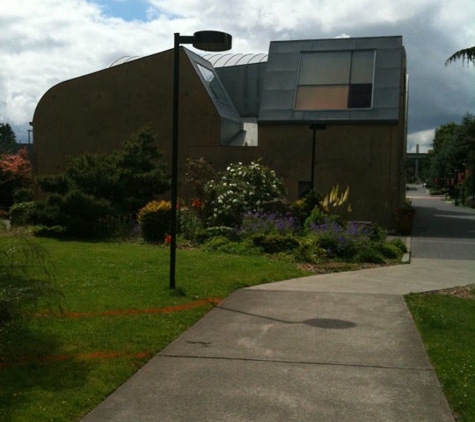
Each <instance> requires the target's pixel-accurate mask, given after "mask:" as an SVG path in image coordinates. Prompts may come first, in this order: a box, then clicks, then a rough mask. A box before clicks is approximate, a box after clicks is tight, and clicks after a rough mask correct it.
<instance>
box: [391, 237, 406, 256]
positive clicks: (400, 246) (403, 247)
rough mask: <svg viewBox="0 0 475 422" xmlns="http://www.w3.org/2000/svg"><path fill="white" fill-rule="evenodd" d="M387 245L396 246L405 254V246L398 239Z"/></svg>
mask: <svg viewBox="0 0 475 422" xmlns="http://www.w3.org/2000/svg"><path fill="white" fill-rule="evenodd" d="M389 243H390V244H391V245H394V246H396V247H397V248H398V249H399V250H400V251H401V252H402V253H407V246H406V244H405V243H404V242H403V241H402V240H401V239H399V238H398V237H396V238H394V239H392V240H391V241H390V242H389Z"/></svg>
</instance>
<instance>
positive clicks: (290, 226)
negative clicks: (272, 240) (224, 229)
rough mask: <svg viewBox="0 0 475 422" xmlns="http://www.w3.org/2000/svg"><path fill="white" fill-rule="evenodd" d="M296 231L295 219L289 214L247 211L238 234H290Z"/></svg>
mask: <svg viewBox="0 0 475 422" xmlns="http://www.w3.org/2000/svg"><path fill="white" fill-rule="evenodd" d="M296 230H297V224H296V222H295V218H294V217H293V216H292V215H291V214H286V215H282V214H278V213H266V212H259V211H248V212H246V213H244V214H243V216H242V223H241V226H240V227H239V230H238V232H239V234H241V235H243V236H248V235H253V234H257V233H259V234H271V233H272V234H292V233H294V232H295V231H296Z"/></svg>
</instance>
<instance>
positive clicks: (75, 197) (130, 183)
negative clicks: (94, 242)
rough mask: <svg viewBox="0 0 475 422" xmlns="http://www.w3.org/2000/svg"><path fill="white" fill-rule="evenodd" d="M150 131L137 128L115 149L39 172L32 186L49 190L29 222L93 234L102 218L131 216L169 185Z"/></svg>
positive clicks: (77, 233)
mask: <svg viewBox="0 0 475 422" xmlns="http://www.w3.org/2000/svg"><path fill="white" fill-rule="evenodd" d="M155 141H156V139H155V135H154V134H153V132H152V131H150V130H148V129H143V130H141V131H140V132H139V133H138V134H136V135H134V136H133V137H131V139H129V140H128V141H126V142H125V143H124V144H123V146H122V148H121V149H120V150H117V151H114V152H112V153H109V154H84V155H81V156H78V157H73V158H71V159H70V160H69V161H68V162H67V165H66V171H65V172H64V173H62V174H59V175H51V176H43V177H40V178H39V179H38V185H39V186H40V188H41V190H42V191H43V192H44V193H47V194H49V196H48V198H47V199H46V201H41V202H38V203H37V204H36V206H35V210H34V211H33V213H32V222H33V223H35V224H41V225H44V226H47V227H48V226H49V227H51V226H60V227H61V228H62V229H63V231H64V232H65V233H66V234H68V235H71V236H81V237H98V236H102V235H104V234H107V233H104V230H106V229H107V228H106V227H105V223H104V222H105V221H109V220H111V219H115V220H120V219H124V220H125V219H129V220H135V217H136V214H137V212H138V210H139V209H140V208H141V207H143V206H144V205H146V204H147V203H148V202H150V201H152V200H154V199H157V198H158V197H159V195H161V194H163V193H164V192H165V191H166V190H167V189H168V187H169V177H168V175H167V174H166V171H165V165H164V164H163V162H162V160H161V154H160V153H159V151H158V149H157V148H156V146H155V144H156V142H155Z"/></svg>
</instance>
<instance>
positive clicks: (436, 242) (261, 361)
mask: <svg viewBox="0 0 475 422" xmlns="http://www.w3.org/2000/svg"><path fill="white" fill-rule="evenodd" d="M415 194H417V195H420V197H419V196H417V197H415V198H414V200H413V202H414V205H415V206H416V208H417V210H418V218H419V216H420V217H421V218H422V220H421V221H416V227H415V230H414V233H413V235H414V236H413V237H412V242H411V245H412V259H411V264H407V265H400V266H397V267H388V268H376V269H370V270H362V271H356V272H349V273H338V274H328V275H316V276H310V277H305V278H301V279H295V280H287V281H283V282H278V283H270V284H265V285H260V286H255V287H252V288H247V289H242V290H239V291H237V292H235V293H234V294H232V295H231V296H230V297H229V298H228V299H227V300H225V301H224V302H223V303H222V305H220V306H219V307H216V308H214V309H213V310H212V311H211V312H210V313H208V314H207V315H206V316H205V317H204V318H203V319H202V320H200V321H199V322H198V323H197V324H196V325H195V326H194V327H192V328H191V329H190V330H189V331H187V332H186V333H185V334H184V335H183V336H181V337H180V338H179V339H177V340H176V341H175V342H174V343H172V344H171V345H170V346H168V347H167V348H166V349H164V350H163V351H162V352H161V353H159V354H158V355H157V356H156V357H155V358H153V359H152V360H151V361H149V362H148V363H147V364H146V365H145V366H144V367H143V368H142V369H141V370H140V371H139V372H137V373H136V374H135V375H134V376H133V377H132V378H131V379H130V380H128V381H127V382H126V383H125V384H124V385H123V386H122V387H120V388H119V389H118V390H117V391H115V392H114V393H113V394H112V395H111V396H109V397H108V398H107V399H106V400H105V401H104V402H103V403H102V404H101V405H100V406H98V407H97V408H96V409H95V410H94V411H93V412H91V413H90V414H89V415H87V416H86V417H85V418H84V419H83V422H99V421H101V422H103V421H116V422H119V421H123V422H126V421H127V422H130V421H137V422H145V421H193V422H194V421H269V422H271V421H272V422H276V421H286V422H288V421H298V422H304V421H325V422H333V421H335V422H336V421H338V422H346V421H352V422H353V421H362V422H367V421H378V422H381V421H387V422H401V421H408V422H409V421H411V422H412V421H427V422H429V421H430V422H449V421H450V422H453V421H454V419H453V417H452V415H451V412H450V409H449V407H448V404H447V402H446V399H445V397H444V395H443V393H442V391H441V387H440V384H439V381H438V380H437V377H436V375H435V373H434V370H433V368H432V366H431V364H430V362H429V360H428V358H427V355H426V352H425V350H424V347H423V344H422V342H421V339H420V337H419V334H418V332H417V330H416V327H415V325H414V322H413V320H412V318H411V316H410V314H409V312H408V310H407V307H406V305H405V302H404V299H403V296H402V295H404V294H406V293H409V292H417V291H426V290H434V289H440V288H445V287H451V286H455V285H463V284H470V283H473V282H474V280H473V274H475V266H474V261H473V258H472V259H466V255H465V251H461V250H459V251H458V252H457V249H468V254H469V256H471V257H474V256H475V230H474V229H475V212H473V211H472V210H463V209H462V210H461V209H459V208H454V207H452V206H450V205H448V204H445V203H443V202H442V201H440V200H438V199H433V198H428V197H426V196H425V195H424V192H419V191H417V192H415ZM431 210H432V211H431ZM419 211H420V212H419ZM441 219H443V223H444V224H447V223H448V222H452V224H453V223H454V222H455V225H456V226H457V227H456V229H454V230H455V231H454V230H452V231H451V230H445V229H444V230H441V229H440V224H441V222H442V220H441ZM460 221H462V223H460ZM454 236H457V237H454ZM444 248H445V250H446V253H445V255H444V254H443V250H444ZM431 253H432V254H434V255H435V259H434V258H433V257H432V256H431ZM472 253H473V254H472ZM441 254H442V256H441ZM470 254H471V255H470ZM454 257H458V258H459V259H454Z"/></svg>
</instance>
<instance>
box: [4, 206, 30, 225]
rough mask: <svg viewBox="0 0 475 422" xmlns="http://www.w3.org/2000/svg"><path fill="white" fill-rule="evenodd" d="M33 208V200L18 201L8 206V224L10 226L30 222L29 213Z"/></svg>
mask: <svg viewBox="0 0 475 422" xmlns="http://www.w3.org/2000/svg"><path fill="white" fill-rule="evenodd" d="M34 209H35V203H34V202H18V203H16V204H13V205H12V206H11V207H10V224H11V225H12V227H18V226H25V225H27V224H31V213H32V212H33V210H34Z"/></svg>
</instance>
